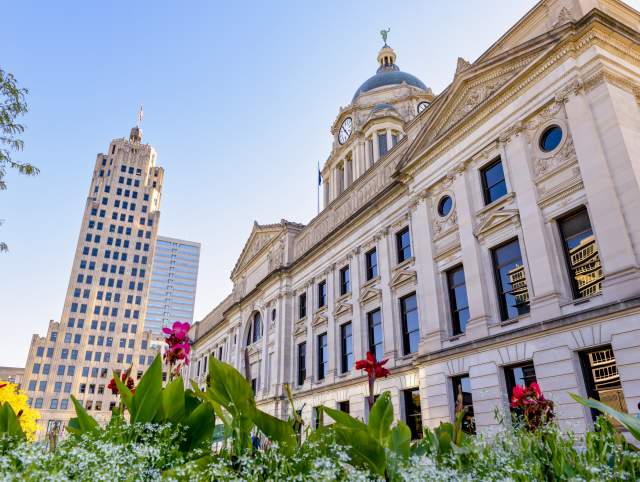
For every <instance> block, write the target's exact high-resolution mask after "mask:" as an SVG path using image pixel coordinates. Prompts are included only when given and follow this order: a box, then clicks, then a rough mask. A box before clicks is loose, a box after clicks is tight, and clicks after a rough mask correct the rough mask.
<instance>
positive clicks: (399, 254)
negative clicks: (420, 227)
mask: <svg viewBox="0 0 640 482" xmlns="http://www.w3.org/2000/svg"><path fill="white" fill-rule="evenodd" d="M405 235H406V239H407V244H406V245H403V244H402V239H403V237H404V236H405ZM412 256H413V253H412V249H411V231H410V230H409V226H405V227H404V228H402V229H401V230H400V231H398V232H396V261H397V262H398V264H400V263H404V262H405V261H406V260H408V259H411V257H412Z"/></svg>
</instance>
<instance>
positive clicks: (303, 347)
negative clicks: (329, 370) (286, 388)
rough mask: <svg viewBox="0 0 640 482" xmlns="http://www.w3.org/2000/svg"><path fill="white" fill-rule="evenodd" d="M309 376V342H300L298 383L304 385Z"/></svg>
mask: <svg viewBox="0 0 640 482" xmlns="http://www.w3.org/2000/svg"><path fill="white" fill-rule="evenodd" d="M306 378H307V343H306V342H304V341H303V342H302V343H299V344H298V385H304V380H305V379H306Z"/></svg>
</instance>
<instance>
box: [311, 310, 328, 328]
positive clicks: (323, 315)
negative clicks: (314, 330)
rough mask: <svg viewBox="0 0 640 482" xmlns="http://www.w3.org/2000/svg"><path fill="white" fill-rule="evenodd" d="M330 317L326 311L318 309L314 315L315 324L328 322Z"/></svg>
mask: <svg viewBox="0 0 640 482" xmlns="http://www.w3.org/2000/svg"><path fill="white" fill-rule="evenodd" d="M328 321H329V318H328V317H327V312H326V311H318V312H317V313H316V314H315V315H314V317H313V323H312V324H313V326H318V325H321V324H323V323H327V322H328Z"/></svg>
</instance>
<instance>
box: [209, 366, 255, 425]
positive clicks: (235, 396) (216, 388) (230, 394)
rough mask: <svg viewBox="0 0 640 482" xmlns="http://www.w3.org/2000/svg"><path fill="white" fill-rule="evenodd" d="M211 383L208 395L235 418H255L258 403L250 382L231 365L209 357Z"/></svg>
mask: <svg viewBox="0 0 640 482" xmlns="http://www.w3.org/2000/svg"><path fill="white" fill-rule="evenodd" d="M209 377H210V380H211V383H210V385H209V387H208V388H207V392H206V393H207V395H208V396H209V397H211V399H212V400H213V401H214V402H217V403H219V404H220V405H222V406H223V407H224V408H225V409H227V411H228V412H229V413H230V414H231V415H233V416H234V417H236V416H238V415H245V416H250V417H251V416H253V412H254V410H255V406H256V402H255V399H254V396H253V390H252V389H251V385H249V382H247V380H245V378H244V377H243V376H242V375H241V374H240V372H238V370H236V369H235V368H233V367H232V366H231V365H228V364H226V363H223V362H221V361H219V360H217V359H216V358H215V357H214V356H210V357H209Z"/></svg>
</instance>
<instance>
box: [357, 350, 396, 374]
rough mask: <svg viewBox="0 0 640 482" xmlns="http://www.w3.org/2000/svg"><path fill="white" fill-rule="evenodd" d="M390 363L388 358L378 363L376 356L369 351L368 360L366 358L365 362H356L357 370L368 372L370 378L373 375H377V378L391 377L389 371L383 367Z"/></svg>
mask: <svg viewBox="0 0 640 482" xmlns="http://www.w3.org/2000/svg"><path fill="white" fill-rule="evenodd" d="M388 361H389V359H388V358H385V359H384V360H382V361H377V360H376V357H375V355H374V354H373V353H371V352H370V351H368V352H367V358H365V359H364V360H358V361H357V362H356V369H357V370H364V371H366V372H367V375H368V376H369V377H371V376H372V375H375V378H381V377H386V376H387V375H389V370H387V369H386V368H384V367H383V366H382V365H384V364H385V363H387V362H388Z"/></svg>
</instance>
